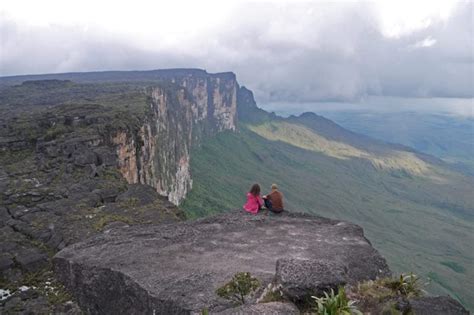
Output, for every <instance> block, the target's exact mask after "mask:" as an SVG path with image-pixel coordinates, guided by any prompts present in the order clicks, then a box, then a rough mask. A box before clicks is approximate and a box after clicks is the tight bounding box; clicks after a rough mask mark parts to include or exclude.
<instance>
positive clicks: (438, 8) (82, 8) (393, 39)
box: [0, 0, 474, 102]
mask: <svg viewBox="0 0 474 315" xmlns="http://www.w3.org/2000/svg"><path fill="white" fill-rule="evenodd" d="M0 10H1V13H0V45H1V47H0V74H1V75H15V74H29V73H51V72H66V71H92V70H132V69H158V68H173V67H197V68H204V69H207V70H208V71H211V72H215V71H229V70H230V71H234V72H235V73H236V74H237V76H238V78H239V81H240V82H241V83H242V84H245V85H247V86H249V87H250V88H251V89H252V90H254V91H255V93H256V96H257V98H258V100H259V101H261V102H280V101H283V102H288V101H291V102H314V101H357V100H361V99H364V98H366V97H367V96H370V95H383V96H396V97H422V98H429V97H450V98H468V99H469V98H471V101H472V97H473V96H474V86H473V73H474V41H473V38H474V37H473V32H474V31H473V28H474V27H473V23H474V22H473V12H474V4H473V3H472V2H470V1H464V2H463V1H461V2H446V1H439V2H437V1H429V2H427V1H396V2H393V1H381V2H362V3H354V2H342V1H341V2H322V1H312V2H307V1H258V2H257V1H252V2H248V1H244V2H242V1H234V0H231V1H210V0H209V1H205V0H200V1H180V0H175V1H142V0H135V1H129V2H121V1H89V0H86V1H21V0H14V1H12V0H4V1H3V2H2V6H1V8H0Z"/></svg>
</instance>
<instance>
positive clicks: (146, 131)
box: [111, 73, 239, 205]
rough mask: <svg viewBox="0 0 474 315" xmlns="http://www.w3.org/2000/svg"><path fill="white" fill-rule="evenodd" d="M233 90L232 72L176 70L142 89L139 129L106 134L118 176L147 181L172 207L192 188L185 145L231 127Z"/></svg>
mask: <svg viewBox="0 0 474 315" xmlns="http://www.w3.org/2000/svg"><path fill="white" fill-rule="evenodd" d="M238 88H239V87H238V84H237V81H236V79H235V75H234V74H232V73H222V74H206V75H199V76H195V75H182V74H181V75H179V76H176V77H172V78H166V79H165V80H164V82H163V84H159V85H156V86H154V87H151V88H148V89H147V90H146V93H147V96H148V103H149V104H148V105H149V111H148V114H147V117H145V118H144V120H143V124H142V126H141V127H140V128H139V130H136V131H134V132H130V130H119V131H117V132H116V133H115V134H113V135H112V136H111V137H112V139H111V140H112V143H113V144H115V145H116V146H117V155H118V158H119V169H120V172H121V173H122V175H123V176H124V178H125V179H126V180H127V181H128V182H129V183H142V184H148V185H150V186H152V187H154V188H155V189H156V191H157V192H158V193H159V194H161V195H166V196H168V199H169V200H170V201H171V202H172V203H174V204H176V205H178V204H179V203H180V202H181V201H182V200H183V198H184V197H185V196H186V194H187V193H188V192H189V190H190V189H191V187H192V177H191V172H190V151H191V147H192V146H193V145H199V143H200V141H201V139H202V137H205V136H212V135H214V134H216V133H218V132H221V131H224V130H235V129H236V121H237V90H238Z"/></svg>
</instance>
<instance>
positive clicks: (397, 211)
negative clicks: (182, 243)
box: [183, 115, 474, 309]
mask: <svg viewBox="0 0 474 315" xmlns="http://www.w3.org/2000/svg"><path fill="white" fill-rule="evenodd" d="M261 121H266V122H261V123H254V124H251V125H245V124H242V125H241V126H240V131H239V132H238V133H232V132H226V133H222V134H219V135H218V136H217V137H215V138H212V139H209V140H207V141H205V142H204V143H203V144H202V146H200V147H199V148H195V149H194V152H193V155H192V161H191V166H192V173H193V180H194V182H193V190H192V191H191V193H190V194H189V196H188V198H187V199H186V200H185V202H184V204H183V207H184V209H185V210H186V211H187V213H188V214H189V216H191V217H198V216H203V215H207V214H209V213H215V212H220V211H226V210H229V209H235V208H240V207H241V206H242V205H243V203H244V201H245V193H246V191H247V190H248V188H249V187H250V185H251V184H252V183H254V182H258V183H260V184H261V185H262V186H263V190H264V193H265V192H266V191H267V190H268V189H269V187H270V185H271V183H273V182H275V183H278V184H279V185H280V187H281V190H282V191H283V193H284V194H285V198H286V208H287V209H288V210H290V211H304V212H310V213H314V214H318V215H323V216H326V217H331V218H338V219H344V220H349V221H352V222H354V223H357V224H359V225H361V226H362V227H363V228H364V230H365V233H366V236H367V237H368V238H369V239H370V240H371V242H372V243H373V244H374V246H375V247H376V248H377V249H378V250H380V251H381V253H382V254H383V255H384V256H385V257H386V258H387V260H388V261H389V263H390V265H391V268H392V270H393V271H394V272H402V271H404V272H407V271H408V272H409V271H413V272H415V273H418V274H419V275H421V276H423V278H424V279H426V280H428V279H431V283H430V285H429V286H428V290H429V291H431V292H434V293H441V294H450V295H452V296H455V297H456V298H458V299H459V300H460V301H461V302H462V303H463V304H465V305H466V306H468V307H470V308H471V309H474V304H473V303H472V302H471V301H474V295H473V293H472V292H474V270H473V266H472V261H474V254H473V251H472V244H473V242H474V237H473V235H472V230H473V228H474V216H473V215H474V211H473V209H474V196H473V194H472V193H471V192H472V187H474V186H473V179H472V178H470V177H465V176H463V175H461V174H459V173H456V172H455V171H452V170H450V169H448V168H447V167H445V165H444V164H443V163H442V162H440V161H437V160H436V159H434V158H430V157H429V156H423V155H420V154H418V153H416V152H413V151H410V150H408V149H406V148H403V147H401V146H391V145H385V144H383V143H381V142H377V141H373V140H371V139H370V138H367V137H364V136H359V135H357V134H354V133H351V132H348V131H347V130H344V129H343V128H341V127H339V126H337V125H336V124H334V123H332V122H330V121H329V120H326V119H324V118H322V117H319V116H316V115H313V116H312V115H303V116H301V117H292V118H289V119H285V120H283V119H280V118H274V119H272V118H268V117H267V118H266V119H263V120H261Z"/></svg>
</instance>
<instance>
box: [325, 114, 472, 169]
mask: <svg viewBox="0 0 474 315" xmlns="http://www.w3.org/2000/svg"><path fill="white" fill-rule="evenodd" d="M324 116H326V117H329V118H330V119H332V120H334V121H336V122H337V123H339V124H341V125H342V126H343V127H344V128H347V129H350V130H353V131H355V132H358V133H361V134H365V135H368V136H371V137H374V138H378V139H381V140H384V141H388V142H393V143H401V144H404V145H407V146H410V147H412V148H415V149H416V150H418V151H421V152H425V153H428V154H432V155H434V156H437V157H439V158H442V159H444V160H445V161H447V162H449V163H453V164H458V165H459V167H460V169H463V170H465V171H469V172H470V173H471V174H474V142H473V139H474V118H472V117H462V116H450V115H443V114H429V113H416V112H400V113H379V112H365V111H349V112H337V111H336V112H327V113H324Z"/></svg>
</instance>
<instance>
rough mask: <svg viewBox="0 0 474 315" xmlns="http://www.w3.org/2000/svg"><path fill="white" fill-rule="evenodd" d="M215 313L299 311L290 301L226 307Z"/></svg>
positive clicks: (246, 314)
mask: <svg viewBox="0 0 474 315" xmlns="http://www.w3.org/2000/svg"><path fill="white" fill-rule="evenodd" d="M211 314H216V315H299V314H300V311H299V310H298V308H297V307H296V306H295V305H294V304H292V303H282V302H269V303H258V304H252V305H243V306H240V307H235V308H230V309H226V310H224V311H222V312H218V313H211Z"/></svg>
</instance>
